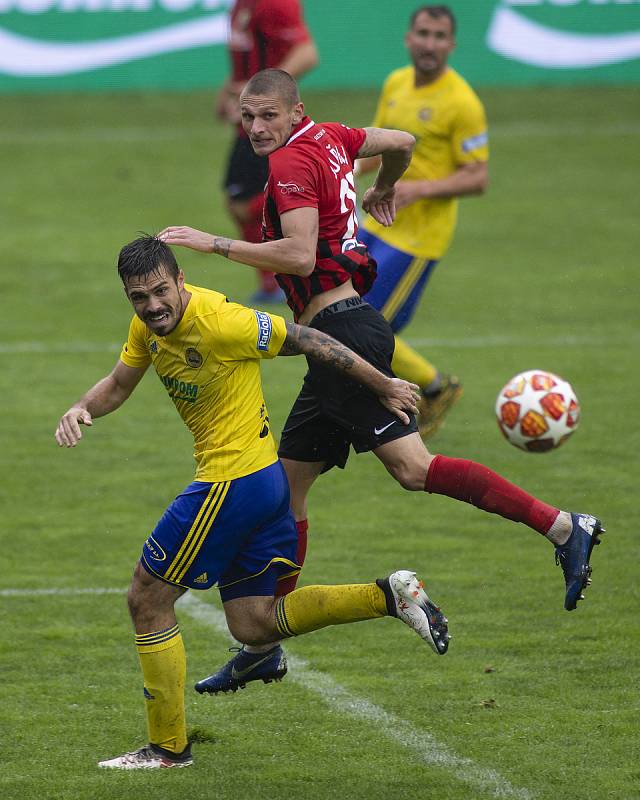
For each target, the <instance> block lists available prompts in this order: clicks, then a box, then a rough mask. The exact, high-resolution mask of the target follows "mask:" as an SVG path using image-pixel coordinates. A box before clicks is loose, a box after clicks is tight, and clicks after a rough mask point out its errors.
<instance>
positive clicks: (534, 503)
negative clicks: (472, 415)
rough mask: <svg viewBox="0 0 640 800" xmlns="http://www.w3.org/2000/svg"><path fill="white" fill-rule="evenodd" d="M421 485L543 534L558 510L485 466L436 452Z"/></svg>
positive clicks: (433, 492) (430, 490) (553, 520)
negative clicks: (436, 454) (439, 454)
mask: <svg viewBox="0 0 640 800" xmlns="http://www.w3.org/2000/svg"><path fill="white" fill-rule="evenodd" d="M424 489H425V491H426V492H430V493H431V494H444V495H446V496H447V497H454V498H455V499H456V500H463V501H464V502H465V503H471V504H473V505H474V506H477V507H478V508H481V509H482V510H483V511H489V512H490V513H491V514H500V516H501V517H506V518H507V519H512V520H513V521H514V522H523V523H524V524H525V525H528V526H529V527H530V528H533V529H534V530H536V531H538V533H542V534H544V533H547V532H548V531H549V529H550V528H551V526H552V525H553V523H554V522H555V519H556V517H557V516H558V514H559V509H557V508H554V507H553V506H550V505H548V504H547V503H543V502H542V501H541V500H537V499H536V498H535V497H532V496H531V495H530V494H527V493H526V492H525V491H523V490H522V489H520V488H519V487H518V486H516V485H515V484H513V483H509V481H507V480H505V479H504V478H503V477H501V476H500V475H498V474H497V473H495V472H493V470H490V469H489V468H488V467H485V466H484V465H482V464H477V463H476V462H475V461H467V459H464V458H447V457H446V456H436V457H435V458H434V459H433V461H432V462H431V464H430V466H429V471H428V472H427V479H426V481H425V484H424Z"/></svg>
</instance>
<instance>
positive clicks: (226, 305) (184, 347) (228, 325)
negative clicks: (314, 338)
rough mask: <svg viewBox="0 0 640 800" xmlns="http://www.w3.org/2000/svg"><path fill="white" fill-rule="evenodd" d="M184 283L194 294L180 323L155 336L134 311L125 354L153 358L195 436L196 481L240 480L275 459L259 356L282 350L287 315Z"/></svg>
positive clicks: (140, 360)
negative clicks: (234, 301)
mask: <svg viewBox="0 0 640 800" xmlns="http://www.w3.org/2000/svg"><path fill="white" fill-rule="evenodd" d="M185 289H186V290H187V291H188V292H190V293H191V299H190V300H189V302H188V304H187V307H186V309H185V312H184V315H183V317H182V319H181V320H180V322H179V323H178V325H177V326H176V328H175V329H174V330H173V331H172V332H171V333H170V334H169V335H168V336H156V335H155V334H154V333H153V332H152V331H150V330H149V328H147V326H146V325H145V324H144V322H142V321H141V320H140V319H139V318H138V317H137V316H136V317H134V318H133V320H132V321H131V325H130V327H129V337H128V339H127V342H126V344H125V345H124V347H123V349H122V352H121V354H120V359H121V361H122V362H123V363H124V364H127V365H128V366H130V367H147V366H149V365H150V364H153V367H154V369H155V371H156V372H157V373H158V376H159V378H160V380H161V381H162V383H163V385H164V387H165V389H166V390H167V392H168V394H169V397H170V398H171V399H172V400H173V402H174V404H175V406H176V408H177V410H178V413H179V414H180V416H181V417H182V419H183V420H184V422H185V424H186V425H187V427H188V428H189V430H190V431H191V433H192V434H193V438H194V441H195V453H194V456H195V459H196V465H197V468H196V480H198V481H207V482H220V481H229V480H233V479H234V478H241V477H244V476H245V475H248V474H249V473H252V472H255V471H257V470H259V469H262V468H263V467H267V466H269V465H270V464H273V463H274V462H275V461H276V459H277V453H276V447H275V442H274V440H273V437H272V435H271V430H270V427H269V416H268V412H267V407H266V405H265V401H264V397H263V394H262V383H261V380H260V361H261V360H262V359H263V358H273V357H274V356H276V355H277V354H278V353H279V351H280V349H281V347H282V344H283V342H284V340H285V338H286V325H285V321H284V319H283V318H282V317H279V316H274V315H271V314H266V313H265V312H263V311H254V310H253V309H250V308H245V307H244V306H241V305H238V304H237V303H230V302H228V301H227V299H226V297H225V296H224V295H222V294H220V293H218V292H214V291H211V290H209V289H201V288H199V287H197V286H190V285H188V284H185Z"/></svg>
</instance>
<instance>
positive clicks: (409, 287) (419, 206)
mask: <svg viewBox="0 0 640 800" xmlns="http://www.w3.org/2000/svg"><path fill="white" fill-rule="evenodd" d="M455 32H456V22H455V18H454V16H453V14H452V12H451V10H450V9H449V8H448V7H447V6H443V5H426V6H421V7H420V8H418V9H417V10H416V11H414V12H413V14H412V15H411V19H410V23H409V30H408V31H407V34H406V36H405V44H406V47H407V50H408V51H409V55H410V57H411V61H412V64H411V65H410V66H406V67H402V68H401V69H397V70H395V71H394V72H392V73H391V74H390V75H389V77H388V78H387V80H386V81H385V84H384V87H383V89H382V94H381V95H380V99H379V101H378V107H377V111H376V115H375V119H374V120H373V123H372V124H373V125H374V126H375V127H380V128H395V129H398V130H404V131H408V132H409V133H412V134H413V135H414V136H415V138H416V146H415V149H414V151H413V158H412V159H411V164H410V165H409V167H408V169H407V171H406V172H405V174H404V175H403V176H402V180H401V181H399V182H398V183H397V184H396V210H397V216H396V220H395V222H394V224H393V225H391V226H390V227H384V226H382V225H380V224H379V223H377V222H376V221H375V220H374V219H373V218H372V217H370V216H369V217H367V219H366V221H365V223H364V226H363V228H364V230H363V229H361V230H360V240H361V241H363V242H364V243H365V244H366V245H367V247H368V249H369V252H370V253H371V255H372V256H373V257H374V258H375V260H376V262H377V264H378V276H377V278H376V281H375V283H374V285H373V288H372V289H371V291H370V292H369V293H368V294H367V295H366V296H365V299H366V300H367V302H369V303H370V304H371V305H372V306H374V307H375V308H377V309H378V310H379V311H381V312H382V314H383V316H384V317H385V318H386V319H387V320H388V321H389V323H390V325H391V327H392V329H393V331H394V333H395V334H396V344H395V352H394V357H393V362H392V366H393V370H394V372H395V373H396V375H399V376H401V377H403V378H405V379H406V380H411V381H412V382H413V383H417V384H418V385H419V386H420V387H421V390H422V399H421V401H420V403H419V410H420V416H419V420H418V427H419V430H420V433H421V435H422V436H423V438H428V437H429V436H431V435H432V434H433V433H435V431H436V430H437V429H438V427H439V426H440V424H441V423H442V420H443V418H444V415H445V414H446V413H447V411H448V410H449V409H450V408H451V406H452V405H453V404H454V403H455V402H456V400H457V399H458V398H459V397H460V395H461V394H462V386H461V384H460V382H459V380H458V379H457V378H456V377H455V376H452V375H446V374H441V373H440V372H439V370H438V369H437V368H436V367H435V366H434V365H433V364H431V363H430V362H429V361H427V360H426V359H425V358H423V357H422V356H421V355H420V354H419V353H417V352H416V351H415V350H413V349H412V348H411V347H409V345H408V344H407V343H406V342H404V341H403V340H402V339H400V338H399V337H398V335H397V334H398V333H399V332H400V331H401V330H402V329H403V328H404V327H405V326H406V325H407V323H408V322H409V321H410V319H411V317H412V315H413V313H414V311H415V310H416V308H417V306H418V303H419V302H420V297H421V295H422V292H423V291H424V288H425V286H426V285H427V282H428V280H429V278H430V276H431V275H432V273H433V271H434V269H435V267H436V264H437V263H438V261H439V260H440V259H441V258H442V256H443V255H444V254H445V252H446V250H447V248H448V246H449V243H450V242H451V239H452V237H453V232H454V230H455V225H456V217H457V211H458V198H459V197H465V196H467V195H475V194H482V193H483V192H484V191H485V189H486V188H487V182H488V165H487V159H488V157H489V150H488V137H487V121H486V116H485V112H484V108H483V106H482V103H481V102H480V100H479V99H478V97H477V95H476V94H475V92H474V91H473V89H471V87H470V86H469V84H468V83H467V82H466V81H465V80H464V79H463V78H462V77H461V76H460V75H459V74H458V73H457V72H456V71H455V70H453V69H452V68H451V67H450V66H449V65H448V58H449V56H450V54H451V53H452V51H453V49H454V47H455ZM378 164H379V159H378V158H370V159H361V160H359V161H358V162H357V174H362V173H364V172H368V171H370V170H373V169H377V167H378Z"/></svg>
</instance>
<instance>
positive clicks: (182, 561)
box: [55, 236, 449, 769]
mask: <svg viewBox="0 0 640 800" xmlns="http://www.w3.org/2000/svg"><path fill="white" fill-rule="evenodd" d="M118 272H119V274H120V277H121V278H122V281H123V283H124V287H125V291H126V294H127V297H128V299H129V301H130V302H131V304H132V306H133V309H134V311H135V317H134V318H133V321H132V322H131V325H130V328H129V336H128V339H127V342H126V344H125V345H124V347H123V349H122V353H121V355H120V358H119V360H118V362H117V364H116V366H115V368H114V369H113V371H112V372H111V373H110V374H109V375H107V376H106V377H104V378H103V379H102V380H100V381H99V382H98V383H97V384H96V385H95V386H93V387H92V388H91V389H89V391H88V392H87V393H86V394H85V395H84V397H82V398H81V399H80V400H79V401H78V402H76V403H74V405H73V406H72V407H71V408H70V409H69V410H68V411H67V412H66V414H64V415H63V417H62V418H61V420H60V422H59V423H58V427H57V429H56V434H55V436H56V440H57V442H58V444H59V445H60V446H61V447H74V446H75V445H76V444H77V443H78V442H79V441H80V439H81V437H82V434H81V430H80V425H91V424H92V420H93V419H94V418H96V417H101V416H104V415H105V414H108V413H110V412H111V411H115V410H116V409H117V408H119V406H121V405H122V403H124V402H125V400H127V398H128V397H129V396H130V395H131V393H132V392H133V390H134V389H135V387H136V386H137V384H138V383H139V381H140V380H141V378H142V376H143V375H144V373H145V371H146V370H147V368H148V367H149V366H153V368H154V369H155V371H156V373H157V374H158V376H159V378H160V380H161V382H162V384H163V386H164V388H165V390H166V392H167V393H168V395H169V397H170V398H171V400H172V401H173V403H174V404H175V406H176V409H177V410H178V412H179V414H180V416H181V417H182V419H183V420H184V422H185V423H186V424H187V426H188V428H189V430H190V431H191V433H192V434H193V437H194V440H195V459H196V464H197V469H196V477H195V480H194V481H193V482H192V483H191V484H189V486H187V488H186V489H185V490H184V491H183V492H182V493H181V494H180V495H179V496H178V497H177V498H176V499H175V500H174V501H173V502H172V503H171V504H170V506H169V508H168V509H167V510H166V512H165V513H164V515H163V516H162V518H161V519H160V521H159V522H158V524H157V525H156V527H155V529H154V530H153V532H152V533H151V534H150V535H149V536H148V537H147V539H146V541H145V543H144V545H143V548H142V555H141V557H140V561H139V562H138V564H137V566H136V569H135V572H134V575H133V579H132V583H131V587H130V589H129V595H128V601H129V611H130V613H131V618H132V620H133V624H134V628H135V643H136V648H137V651H138V655H139V659H140V665H141V668H142V674H143V678H144V698H145V708H146V715H147V723H148V731H149V743H148V744H147V745H145V746H144V747H141V748H139V749H138V750H134V751H132V752H130V753H126V754H125V755H123V756H118V757H116V758H113V759H108V760H106V761H101V762H100V766H101V767H108V768H116V769H159V768H167V767H186V766H190V765H191V764H192V763H193V760H192V755H191V748H190V744H189V742H188V740H187V730H186V718H185V707H184V705H185V704H184V685H185V678H186V656H185V650H184V645H183V642H182V636H181V634H180V628H179V626H178V623H177V620H176V615H175V611H174V604H175V602H176V600H177V599H178V598H179V597H180V595H182V594H183V593H184V592H185V591H186V590H187V589H207V588H209V587H210V586H213V585H214V584H216V585H217V587H218V589H219V591H220V595H221V598H222V601H223V605H224V610H225V614H226V617H227V623H228V625H229V629H230V631H231V633H232V634H233V636H234V637H235V638H236V639H238V641H240V642H243V643H244V644H245V645H247V647H246V648H243V649H242V650H241V651H240V652H239V653H238V655H237V656H236V658H235V659H234V660H233V662H232V665H231V667H230V671H231V678H233V680H234V681H235V684H234V685H235V688H237V687H239V686H240V687H241V686H244V683H245V682H248V681H249V680H258V679H262V680H264V681H265V683H266V682H269V681H271V680H279V679H280V678H281V677H282V676H283V675H284V674H285V673H286V661H285V658H284V654H283V652H282V648H281V647H280V645H279V644H278V641H279V640H280V639H282V638H285V637H290V636H297V635H299V634H302V633H307V632H309V631H312V630H317V629H318V628H322V627H325V626H327V625H335V624H342V623H347V622H357V621H360V620H365V619H375V618H378V617H383V616H388V615H390V616H395V617H398V618H399V619H400V620H402V621H403V622H405V623H406V624H407V625H408V626H409V627H411V628H412V629H413V630H415V631H416V632H417V633H418V634H419V635H420V636H421V638H423V639H424V640H425V641H426V642H427V643H428V644H429V645H430V646H431V647H432V648H433V649H434V650H435V652H436V653H438V654H444V653H445V652H446V651H447V648H448V640H449V634H448V631H447V620H446V618H445V617H444V615H443V614H442V612H441V611H440V610H439V609H438V608H437V606H435V605H434V604H433V603H432V602H431V601H430V600H429V598H428V597H427V595H426V593H425V592H424V589H423V588H422V583H421V582H420V581H418V579H417V578H416V576H415V573H414V572H410V571H408V570H398V571H396V572H394V573H392V574H391V575H389V576H388V577H386V578H381V579H378V581H376V582H372V583H368V584H358V585H346V586H306V587H304V588H302V589H293V587H292V586H291V585H289V583H290V579H291V576H295V575H296V574H297V573H298V572H299V569H300V563H299V559H298V556H297V548H298V535H297V531H296V525H295V521H294V518H293V515H292V514H291V511H290V508H289V485H288V483H287V477H286V475H285V472H284V469H283V467H282V465H281V463H280V461H279V460H278V456H277V453H276V449H275V443H274V440H273V437H272V435H271V431H270V430H269V417H268V413H267V408H266V405H265V401H264V397H263V395H262V387H261V383H260V362H261V361H262V359H271V358H273V357H274V356H277V355H296V354H299V353H304V354H305V355H306V356H307V357H310V358H312V359H316V360H318V361H320V362H322V363H324V364H325V365H326V366H331V367H333V368H335V369H339V370H341V371H342V372H343V377H344V380H345V381H346V382H352V383H353V386H354V388H355V389H357V390H362V389H363V386H364V387H368V388H369V389H370V390H371V392H372V395H374V396H376V397H377V398H378V400H379V402H380V403H381V404H382V405H384V407H385V408H386V409H387V411H390V412H392V413H393V414H395V415H396V417H397V418H398V419H399V420H400V422H402V423H403V424H407V423H409V416H408V414H407V413H405V409H406V410H407V411H409V412H413V411H415V400H416V397H417V395H416V394H414V393H415V392H416V391H417V386H412V385H411V384H408V383H406V382H405V381H403V380H400V379H398V378H392V377H388V376H386V375H383V374H382V373H381V372H379V371H378V370H376V369H375V368H374V367H372V366H371V365H370V364H368V363H367V362H366V361H364V360H363V359H361V358H360V357H359V356H357V355H356V354H355V353H353V352H352V351H351V350H349V349H348V348H347V347H345V346H344V345H342V344H340V343H339V342H337V341H336V340H334V339H332V338H331V337H329V336H327V335H326V334H323V333H321V332H320V331H316V330H312V329H310V328H306V327H302V326H299V325H295V324H293V323H289V322H285V321H284V319H283V318H282V317H278V316H274V315H271V314H266V313H264V312H261V311H255V310H252V309H249V308H244V307H243V306H240V305H237V304H235V303H229V302H228V301H227V299H226V298H225V297H224V296H223V295H221V294H219V293H218V292H213V291H209V290H207V289H201V288H198V287H196V286H191V285H189V284H187V283H185V282H184V275H183V273H182V271H181V270H180V269H179V268H178V265H177V263H176V260H175V258H174V256H173V253H172V251H171V250H170V248H169V247H168V246H167V245H165V244H163V243H162V242H160V241H159V240H158V239H156V238H154V237H150V236H145V237H142V238H140V239H136V240H135V241H134V242H131V243H130V244H128V245H126V246H125V247H124V248H123V249H122V250H121V252H120V257H119V260H118ZM167 452H169V453H170V452H171V450H170V447H167V443H166V442H160V443H159V447H158V453H159V455H160V456H163V454H165V455H164V457H166V453H167ZM283 584H286V585H287V589H288V590H289V591H288V592H287V593H285V592H283V591H282V590H281V586H282V585H283ZM271 642H273V643H274V644H273V645H272V646H271V647H267V648H266V650H265V645H268V644H269V643H271Z"/></svg>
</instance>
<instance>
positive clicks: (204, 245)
mask: <svg viewBox="0 0 640 800" xmlns="http://www.w3.org/2000/svg"><path fill="white" fill-rule="evenodd" d="M156 238H157V239H160V241H161V242H164V243H165V244H175V245H178V246H179V247H190V248H191V249H192V250H198V251H199V252H200V253H213V240H214V239H215V238H216V237H215V236H212V235H211V234H210V233H205V232H204V231H198V230H196V229H195V228H188V227H186V226H185V225H177V226H171V227H169V228H165V229H164V230H163V231H160V233H159V234H158V235H157V236H156Z"/></svg>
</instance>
